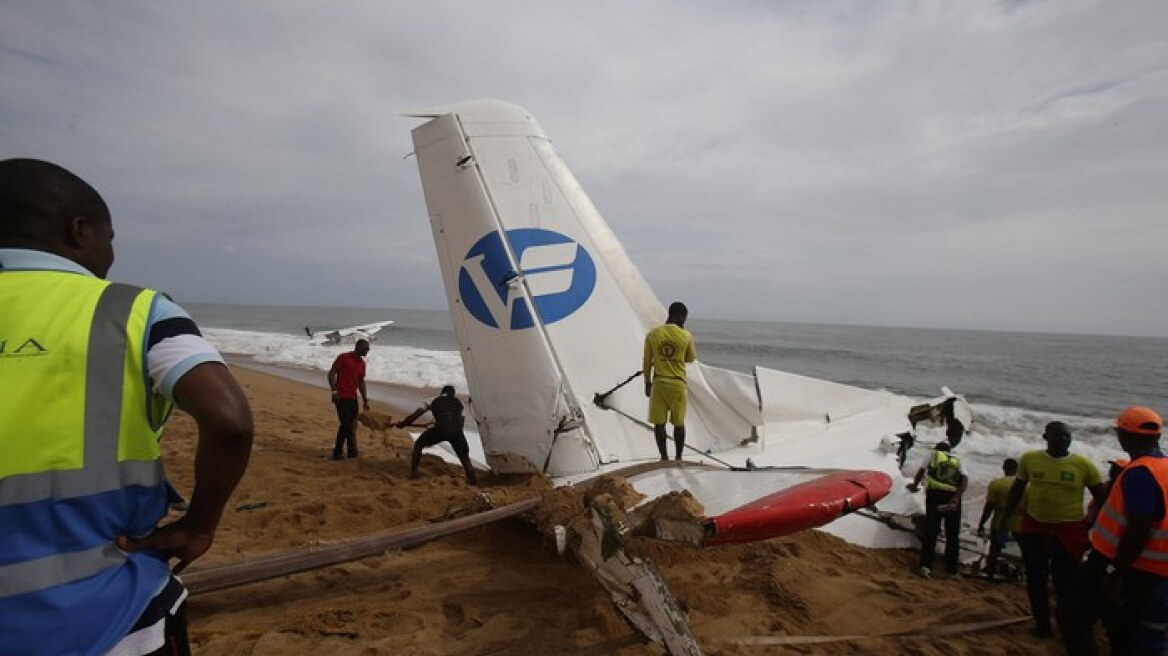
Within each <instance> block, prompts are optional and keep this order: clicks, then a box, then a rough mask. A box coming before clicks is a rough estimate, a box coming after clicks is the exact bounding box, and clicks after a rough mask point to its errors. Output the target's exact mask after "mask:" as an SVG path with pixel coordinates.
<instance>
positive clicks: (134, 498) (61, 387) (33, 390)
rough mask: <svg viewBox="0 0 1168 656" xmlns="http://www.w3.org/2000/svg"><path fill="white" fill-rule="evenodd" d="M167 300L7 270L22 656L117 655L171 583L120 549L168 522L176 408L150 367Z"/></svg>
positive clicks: (13, 593) (9, 639)
mask: <svg viewBox="0 0 1168 656" xmlns="http://www.w3.org/2000/svg"><path fill="white" fill-rule="evenodd" d="M156 297H157V293H156V292H153V291H150V290H144V289H141V288H138V287H132V286H129V285H122V284H116V283H110V282H108V281H105V280H101V279H98V278H94V277H92V276H87V275H83V274H80V273H72V272H66V271H54V270H0V390H2V392H0V526H2V527H4V528H3V530H0V635H2V636H4V641H5V643H6V644H5V647H6V648H12V649H14V650H15V652H14V653H22V654H26V653H27V654H39V653H42V652H44V651H45V650H48V651H49V652H52V653H66V652H67V653H80V654H89V653H95V654H99V653H104V651H105V650H108V649H109V648H110V647H112V646H113V644H115V643H116V642H117V641H118V640H120V639H121V637H122V636H124V635H125V634H126V632H127V631H128V630H129V629H130V627H131V626H132V625H133V622H134V621H135V620H136V619H137V616H138V615H139V614H140V613H141V611H142V609H143V608H145V606H146V604H147V603H148V602H149V600H150V599H151V598H152V597H153V596H154V595H155V594H156V593H157V592H158V591H159V590H160V589H161V586H162V585H163V584H164V583H165V581H166V580H167V578H168V577H169V570H168V568H167V565H166V563H165V562H163V561H162V560H160V559H159V558H158V557H157V556H156V555H151V554H146V553H135V554H124V553H122V552H121V551H120V550H118V549H117V548H116V547H115V546H114V544H113V542H114V539H115V538H116V537H117V536H119V535H129V536H141V535H145V534H146V533H149V532H150V531H151V530H152V529H153V528H154V527H155V526H156V524H157V522H158V521H159V520H160V519H161V518H162V517H163V516H164V515H165V513H166V488H165V479H164V476H163V472H162V463H161V460H160V458H159V448H158V438H159V436H160V434H161V427H162V423H163V422H164V421H165V419H166V416H167V414H168V413H169V410H170V405H169V403H168V402H167V401H166V400H165V399H164V398H162V397H161V396H160V395H156V394H153V393H152V392H151V390H150V389H149V388H148V386H149V380H148V377H147V375H146V370H145V349H146V339H147V332H148V329H149V326H148V323H149V317H150V311H151V308H152V306H153V303H154V302H155V299H156ZM29 626H36V627H40V630H39V631H38V632H37V634H36V635H35V636H33V637H28V636H26V635H25V634H27V633H28V632H29V630H28V627H29ZM56 626H59V627H63V628H64V627H67V630H64V631H62V632H61V633H60V634H57V633H50V634H46V633H45V629H46V627H56ZM24 639H27V642H22V640H24Z"/></svg>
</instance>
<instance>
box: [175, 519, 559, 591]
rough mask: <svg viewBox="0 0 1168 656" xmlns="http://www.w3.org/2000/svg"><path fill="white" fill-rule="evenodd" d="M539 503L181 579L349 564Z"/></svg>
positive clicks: (189, 582)
mask: <svg viewBox="0 0 1168 656" xmlns="http://www.w3.org/2000/svg"><path fill="white" fill-rule="evenodd" d="M537 503H539V498H533V499H528V500H526V501H520V502H519V503H513V504H511V505H509V506H503V507H502V508H495V509H493V510H487V511H485V512H481V513H476V514H474V515H469V516H467V517H459V518H458V519H451V520H449V521H445V522H441V523H439V524H432V525H430V526H422V527H419V528H414V529H408V530H404V531H386V532H382V533H376V534H373V535H369V536H366V537H363V538H354V539H352V540H347V541H345V542H342V543H339V544H335V545H332V546H328V547H324V548H322V549H315V550H312V551H307V550H304V549H300V550H297V551H291V552H288V553H284V554H279V555H276V556H270V557H268V558H261V559H258V560H252V561H247V562H242V563H237V564H234V565H224V566H223V567H212V568H209V569H202V570H196V571H192V572H189V573H187V574H184V575H183V576H182V580H183V583H184V584H185V585H186V587H187V590H188V591H190V594H192V595H195V594H203V593H206V592H214V591H215V590H224V589H226V588H233V587H235V586H239V585H245V584H247V583H256V582H258V581H266V580H268V579H274V578H276V577H279V576H287V575H288V574H296V573H299V572H307V571H309V570H313V569H319V568H321V567H328V566H330V565H337V564H340V563H347V562H349V561H352V560H358V559H361V558H366V557H368V556H373V555H376V554H379V553H382V552H384V551H386V550H389V549H409V548H410V547H416V546H418V545H420V544H425V543H426V542H430V541H431V540H437V539H438V538H442V537H446V536H448V535H453V534H455V533H459V532H461V531H465V530H468V529H472V528H476V527H479V526H483V525H484V524H490V523H491V522H497V521H499V520H501V519H506V518H508V517H514V516H515V515H519V514H522V513H525V512H527V511H529V510H531V509H532V508H534V507H535V505H536V504H537Z"/></svg>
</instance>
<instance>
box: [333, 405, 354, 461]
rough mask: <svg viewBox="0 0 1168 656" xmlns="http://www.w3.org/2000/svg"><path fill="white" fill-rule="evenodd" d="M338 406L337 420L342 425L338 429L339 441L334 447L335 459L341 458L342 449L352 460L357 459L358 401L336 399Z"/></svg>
mask: <svg viewBox="0 0 1168 656" xmlns="http://www.w3.org/2000/svg"><path fill="white" fill-rule="evenodd" d="M333 405H335V406H337V420H338V421H340V422H341V425H340V426H338V427H337V441H336V443H335V444H334V445H333V457H334V458H340V457H341V449H342V447H343V448H344V449H346V450H347V451H348V456H349V457H350V458H356V457H357V414H358V412H359V411H358V408H357V399H334V400H333Z"/></svg>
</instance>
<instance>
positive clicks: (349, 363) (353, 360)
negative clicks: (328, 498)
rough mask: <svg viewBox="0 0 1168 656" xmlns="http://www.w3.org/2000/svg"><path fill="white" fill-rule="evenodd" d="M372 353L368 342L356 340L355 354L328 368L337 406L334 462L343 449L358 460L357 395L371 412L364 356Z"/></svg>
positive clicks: (330, 386)
mask: <svg viewBox="0 0 1168 656" xmlns="http://www.w3.org/2000/svg"><path fill="white" fill-rule="evenodd" d="M367 353H369V342H368V341H366V340H364V339H359V340H357V344H356V345H355V346H354V347H353V350H352V351H349V352H347V353H342V354H340V355H338V356H337V359H336V360H333V366H332V368H331V369H329V373H328V382H329V389H331V390H332V391H333V405H335V406H336V407H337V419H338V420H339V421H340V422H341V425H340V427H339V428H337V441H336V444H334V445H333V460H340V459H341V447H342V446H344V447H345V449H346V450H347V451H348V454H347V455H348V457H350V458H356V457H357V433H356V423H357V414H358V408H357V393H358V392H360V393H361V400H362V402H363V403H364V407H365V409H366V410H368V409H369V394H368V393H367V392H366V391H365V360H364V359H363V358H364V357H365V354H367Z"/></svg>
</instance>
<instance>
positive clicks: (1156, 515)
mask: <svg viewBox="0 0 1168 656" xmlns="http://www.w3.org/2000/svg"><path fill="white" fill-rule="evenodd" d="M1141 457H1152V458H1163V457H1164V454H1163V453H1162V452H1161V451H1160V450H1159V449H1156V450H1155V451H1153V452H1151V453H1148V454H1146V456H1141ZM1120 484H1121V485H1123V504H1124V508H1125V509H1126V511H1127V512H1129V513H1131V514H1134V515H1143V516H1145V517H1151V518H1152V521H1157V520H1160V519H1163V518H1164V493H1163V491H1162V490H1161V489H1160V485H1159V484H1158V483H1157V482H1156V479H1155V478H1154V477H1153V476H1152V472H1151V471H1149V470H1148V468H1147V467H1144V466H1141V465H1139V464H1136V463H1133V464H1130V465H1128V466H1127V468H1126V469H1124V471H1123V478H1122V479H1121V480H1120Z"/></svg>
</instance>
